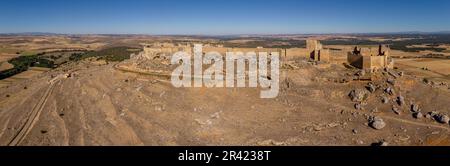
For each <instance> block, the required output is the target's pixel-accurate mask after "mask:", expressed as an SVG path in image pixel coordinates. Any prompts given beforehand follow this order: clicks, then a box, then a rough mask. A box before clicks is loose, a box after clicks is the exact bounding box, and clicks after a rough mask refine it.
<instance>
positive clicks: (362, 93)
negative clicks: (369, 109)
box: [348, 89, 369, 102]
mask: <svg viewBox="0 0 450 166" xmlns="http://www.w3.org/2000/svg"><path fill="white" fill-rule="evenodd" d="M348 96H349V97H350V99H351V100H352V101H353V102H362V101H364V100H366V99H367V98H368V97H369V94H368V93H367V91H366V90H363V89H356V90H352V91H351V92H350V94H349V95H348Z"/></svg>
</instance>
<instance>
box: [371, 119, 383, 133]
mask: <svg viewBox="0 0 450 166" xmlns="http://www.w3.org/2000/svg"><path fill="white" fill-rule="evenodd" d="M369 126H370V127H372V128H374V129H376V130H381V129H383V128H384V127H386V122H384V120H383V119H381V118H380V117H370V118H369Z"/></svg>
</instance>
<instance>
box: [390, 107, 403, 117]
mask: <svg viewBox="0 0 450 166" xmlns="http://www.w3.org/2000/svg"><path fill="white" fill-rule="evenodd" d="M392 111H394V113H395V114H397V115H401V114H402V111H401V110H400V109H399V108H397V107H395V106H392Z"/></svg>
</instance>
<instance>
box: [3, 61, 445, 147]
mask: <svg viewBox="0 0 450 166" xmlns="http://www.w3.org/2000/svg"><path fill="white" fill-rule="evenodd" d="M290 64H291V66H290V67H283V70H282V78H281V80H280V82H281V88H280V94H279V96H278V97H277V98H275V99H260V98H259V95H260V89H249V88H174V87H173V86H172V85H171V84H170V81H169V80H168V79H167V78H164V77H158V76H155V75H148V74H138V73H134V72H130V71H123V70H118V69H117V68H116V64H107V65H98V64H92V63H90V62H87V61H83V62H79V63H70V64H67V65H65V66H62V67H60V68H58V69H55V70H52V71H49V72H46V73H42V74H39V75H37V76H35V77H33V78H31V79H27V80H24V81H20V82H18V83H16V84H14V85H11V86H8V87H3V88H0V94H1V96H0V145H277V146H278V145H362V146H367V145H371V144H372V143H376V142H380V141H384V142H386V143H388V144H389V145H450V142H449V140H450V126H449V124H441V123H438V122H436V121H435V120H433V119H432V118H425V117H423V118H421V119H415V118H413V117H412V113H411V112H410V104H412V103H414V104H418V105H419V106H420V109H421V110H422V112H423V113H424V115H425V114H426V113H427V112H431V111H439V112H440V113H442V114H449V113H450V109H449V108H450V107H449V106H450V102H448V101H450V92H449V90H448V87H442V86H431V85H428V84H425V83H423V82H422V80H421V79H420V78H416V77H414V76H410V75H408V74H406V75H404V76H402V77H398V78H397V79H395V86H392V87H395V88H394V89H395V94H394V95H392V96H390V95H388V94H385V93H384V92H383V90H384V88H386V87H389V86H391V85H389V84H388V83H386V79H388V78H391V79H392V76H391V75H389V74H387V73H386V72H384V74H383V73H382V72H379V73H378V74H374V76H373V78H374V79H373V81H372V82H373V83H374V84H375V85H376V86H379V88H378V89H377V90H376V91H375V92H374V93H370V92H368V91H367V90H365V86H366V85H367V83H368V82H366V81H349V80H350V79H351V78H354V73H355V72H357V71H356V70H355V69H347V68H345V67H343V66H342V65H315V64H312V63H309V62H307V61H305V60H301V59H299V60H296V61H295V62H291V63H290ZM392 72H395V73H397V72H400V71H392ZM354 89H362V90H365V91H366V93H368V94H369V95H368V96H367V98H365V101H364V102H363V107H364V109H363V110H356V109H355V108H354V106H355V104H356V103H355V102H352V101H351V100H350V98H349V97H348V94H349V93H350V91H352V90H354ZM399 95H401V96H403V97H405V102H406V104H404V105H403V106H398V105H397V104H396V98H397V97H398V96H399ZM382 96H386V97H387V98H388V99H389V101H388V103H387V104H383V103H382V101H381V98H382ZM393 106H395V107H398V108H400V114H399V115H398V114H396V113H394V112H393V111H392V107H393ZM375 108H376V109H375ZM370 116H377V117H381V118H382V119H383V120H384V121H385V122H386V127H384V128H383V129H380V130H376V129H373V128H371V127H370V125H369V122H368V119H369V117H370Z"/></svg>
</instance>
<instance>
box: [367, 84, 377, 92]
mask: <svg viewBox="0 0 450 166" xmlns="http://www.w3.org/2000/svg"><path fill="white" fill-rule="evenodd" d="M366 88H367V90H369V92H370V93H373V92H375V91H376V90H377V89H376V87H375V85H373V83H371V82H369V83H368V84H367V86H366Z"/></svg>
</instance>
